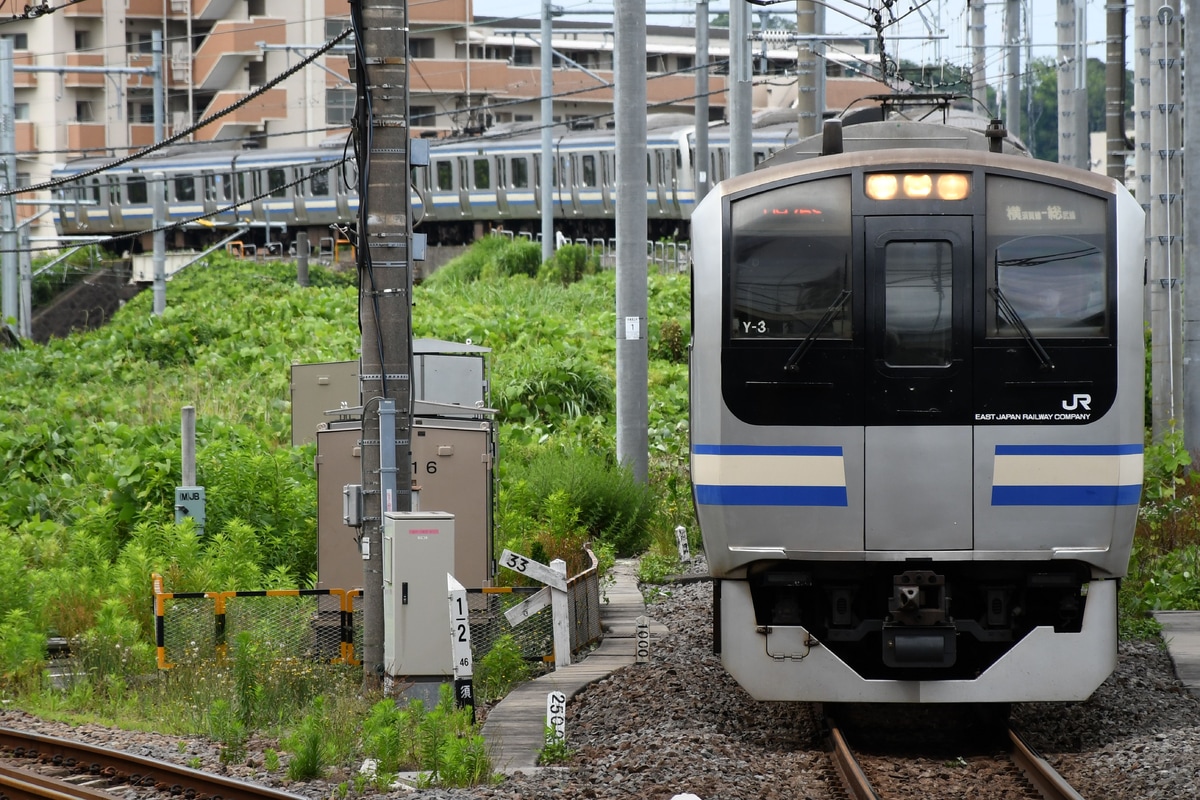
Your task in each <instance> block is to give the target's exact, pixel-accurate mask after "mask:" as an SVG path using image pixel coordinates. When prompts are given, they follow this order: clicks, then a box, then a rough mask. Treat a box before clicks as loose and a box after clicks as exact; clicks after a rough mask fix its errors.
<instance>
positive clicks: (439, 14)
mask: <svg viewBox="0 0 1200 800" xmlns="http://www.w3.org/2000/svg"><path fill="white" fill-rule="evenodd" d="M329 6H330V3H329V1H328V0H326V3H325V8H326V13H327V14H328V13H329ZM338 13H340V14H345V13H346V6H345V3H343V4H342V8H341V10H340V11H339V12H336V13H335V16H336V14H338ZM470 13H471V0H423V2H420V3H413V4H412V5H411V6H409V12H408V18H409V21H410V22H448V23H458V24H459V25H461V24H463V23H464V22H466V21H467V20H468V19H469V18H470V17H469V15H470Z"/></svg>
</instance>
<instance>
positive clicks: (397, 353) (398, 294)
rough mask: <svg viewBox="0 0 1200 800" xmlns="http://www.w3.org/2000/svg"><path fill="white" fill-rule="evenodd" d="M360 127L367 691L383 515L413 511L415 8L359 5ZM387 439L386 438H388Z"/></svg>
mask: <svg viewBox="0 0 1200 800" xmlns="http://www.w3.org/2000/svg"><path fill="white" fill-rule="evenodd" d="M350 13H351V16H352V17H353V18H354V19H355V21H356V24H357V31H356V32H357V34H358V36H359V37H360V41H361V45H360V47H359V48H358V50H357V59H356V60H357V69H356V71H355V80H356V81H357V83H358V92H359V97H360V98H362V99H363V100H364V101H365V102H359V104H358V105H359V113H360V115H361V116H360V119H359V120H358V122H359V124H358V128H357V130H358V131H359V134H358V135H359V137H360V139H359V146H358V152H359V153H360V154H361V158H362V160H363V163H360V164H359V176H360V177H359V183H360V185H359V197H361V198H364V201H363V202H361V204H360V207H359V218H358V249H357V256H358V283H359V304H358V308H359V328H360V329H361V331H362V340H361V352H362V356H361V359H362V362H361V367H360V369H359V394H360V397H361V400H362V409H363V411H362V449H361V454H362V487H363V527H362V547H363V556H364V558H363V657H362V662H363V684H364V686H365V687H373V686H377V685H378V681H379V679H380V678H381V677H382V675H383V670H384V664H383V645H384V625H383V541H382V538H383V537H382V533H383V515H384V513H385V512H388V511H411V510H412V459H411V455H410V452H411V448H410V446H409V441H410V439H409V437H410V436H411V433H412V381H411V369H412V284H413V281H412V260H411V252H412V251H411V247H410V244H411V230H412V229H411V222H410V221H411V218H412V217H411V214H412V208H411V201H410V197H409V170H408V163H409V158H408V147H409V135H408V87H409V74H408V66H407V65H408V57H407V56H408V3H407V1H406V0H355V2H352V3H351V8H350ZM385 423H386V424H385ZM385 434H386V435H385Z"/></svg>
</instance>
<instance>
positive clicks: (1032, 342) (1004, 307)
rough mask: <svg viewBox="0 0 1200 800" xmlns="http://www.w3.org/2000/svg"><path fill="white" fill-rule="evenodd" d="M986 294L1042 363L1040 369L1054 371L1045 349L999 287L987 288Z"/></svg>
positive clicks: (1052, 363)
mask: <svg viewBox="0 0 1200 800" xmlns="http://www.w3.org/2000/svg"><path fill="white" fill-rule="evenodd" d="M988 294H990V295H991V296H992V297H993V298H994V299H995V301H996V308H998V309H999V310H1000V313H1001V314H1003V315H1004V318H1005V319H1007V320H1008V324H1009V325H1012V326H1013V327H1014V328H1016V329H1017V332H1018V333H1020V334H1021V338H1022V339H1024V340H1025V344H1027V345H1029V349H1030V350H1032V351H1033V354H1034V355H1035V356H1037V357H1038V361H1040V362H1041V363H1042V369H1054V362H1053V361H1052V360H1051V359H1050V354H1049V353H1047V352H1046V348H1044V347H1042V343H1041V342H1039V341H1038V340H1037V337H1036V336H1034V335H1033V332H1032V331H1031V330H1029V326H1028V325H1026V324H1025V320H1023V319H1021V315H1020V314H1018V313H1017V310H1016V309H1015V308H1013V305H1012V303H1010V302H1008V298H1007V297H1005V296H1004V293H1003V292H1001V291H1000V289H999V287H991V288H989V289H988Z"/></svg>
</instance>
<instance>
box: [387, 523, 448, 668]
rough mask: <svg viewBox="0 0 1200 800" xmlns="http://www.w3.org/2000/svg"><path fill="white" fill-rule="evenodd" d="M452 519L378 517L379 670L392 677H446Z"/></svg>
mask: <svg viewBox="0 0 1200 800" xmlns="http://www.w3.org/2000/svg"><path fill="white" fill-rule="evenodd" d="M447 574H450V575H453V574H454V515H453V514H448V513H446V512H443V511H410V512H396V511H389V512H387V513H386V514H384V517H383V668H384V671H385V672H386V673H387V674H388V675H390V676H392V677H405V678H419V677H431V676H437V677H450V676H451V675H452V674H453V668H454V663H453V655H452V652H451V642H450V606H449V601H448V600H447V599H446V598H447V595H446V575H447Z"/></svg>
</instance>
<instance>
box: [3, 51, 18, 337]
mask: <svg viewBox="0 0 1200 800" xmlns="http://www.w3.org/2000/svg"><path fill="white" fill-rule="evenodd" d="M14 84H15V81H14V79H13V43H12V39H11V38H4V39H0V159H2V160H3V167H4V174H3V176H0V188H3V189H5V190H7V189H11V188H13V187H14V186H15V185H16V182H17V131H16V125H17V123H16V118H15V116H14V113H15V105H16V91H15V85H14ZM16 201H17V198H16V195H13V194H9V195H7V196H6V197H4V198H3V199H2V200H0V243H2V244H3V250H4V252H3V253H0V274H2V276H3V280H2V281H0V291H2V292H3V304H2V306H0V309H2V310H0V325H7V324H8V321H9V320H10V319H11V320H17V319H18V318H19V317H20V303H19V301H18V283H19V282H18V279H17V202H16Z"/></svg>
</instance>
